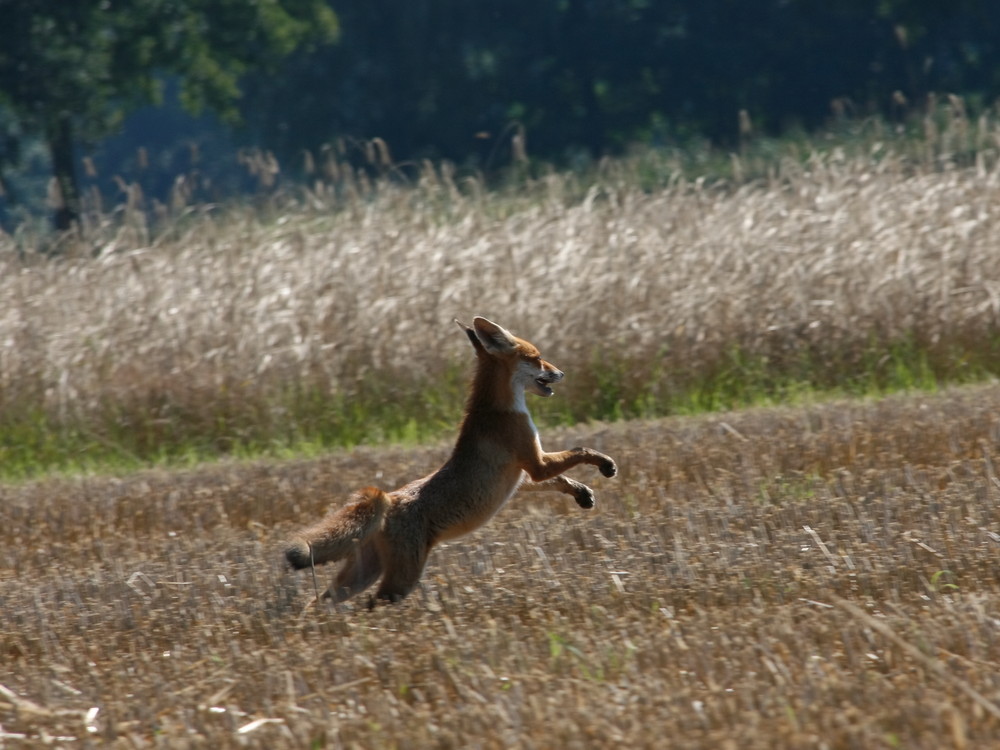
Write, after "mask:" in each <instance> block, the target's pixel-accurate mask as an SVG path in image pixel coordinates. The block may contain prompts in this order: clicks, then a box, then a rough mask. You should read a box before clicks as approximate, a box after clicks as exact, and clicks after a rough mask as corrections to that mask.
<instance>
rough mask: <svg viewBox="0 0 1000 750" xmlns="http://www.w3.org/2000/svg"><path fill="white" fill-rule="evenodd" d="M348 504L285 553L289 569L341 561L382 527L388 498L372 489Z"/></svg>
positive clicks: (352, 499)
mask: <svg viewBox="0 0 1000 750" xmlns="http://www.w3.org/2000/svg"><path fill="white" fill-rule="evenodd" d="M351 501H352V502H351V503H349V504H348V505H346V506H344V507H343V508H339V509H337V510H335V511H331V512H330V513H329V514H328V515H327V516H326V518H324V519H323V520H322V521H320V522H319V523H317V524H316V525H315V526H310V527H309V528H308V529H306V530H305V531H303V532H301V533H300V534H299V535H298V536H297V537H296V539H295V540H294V541H293V542H292V544H291V545H290V546H289V547H288V549H286V550H285V559H287V560H288V562H289V564H290V565H291V566H292V567H293V568H295V569H296V570H301V569H302V568H308V567H309V566H310V565H313V564H315V565H321V564H322V563H327V562H334V561H336V560H341V559H343V558H345V557H347V556H348V555H349V554H350V553H351V552H352V551H353V550H354V549H355V548H356V547H357V545H358V544H360V543H361V542H363V541H364V540H365V539H367V538H368V537H370V536H371V535H372V534H374V533H375V532H376V531H378V530H379V529H380V528H381V527H382V519H383V518H384V517H385V511H386V508H388V507H389V496H388V495H386V494H385V493H384V492H383V491H382V490H380V489H378V488H376V487H365V488H364V489H362V490H359V491H358V492H356V493H355V494H354V495H353V496H352V497H351Z"/></svg>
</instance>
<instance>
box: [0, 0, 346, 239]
mask: <svg viewBox="0 0 1000 750" xmlns="http://www.w3.org/2000/svg"><path fill="white" fill-rule="evenodd" d="M2 8H3V14H4V18H5V23H4V24H3V25H2V26H0V106H2V107H6V108H7V109H8V110H9V112H3V111H0V115H3V114H10V113H12V114H13V116H14V117H15V118H16V120H17V123H18V128H17V130H16V131H14V130H11V132H8V133H7V143H5V144H4V146H5V148H4V150H3V152H0V166H6V165H4V164H3V162H4V161H8V160H11V156H12V155H13V154H12V153H8V152H16V150H17V148H16V146H15V144H16V143H17V141H18V140H19V139H20V138H21V137H27V136H31V135H35V136H37V137H41V138H42V139H44V141H45V143H46V145H47V147H48V150H49V156H50V159H51V165H52V174H53V176H54V178H55V185H56V190H55V191H54V192H53V194H52V195H50V198H51V199H54V202H55V206H54V208H55V226H56V228H57V229H60V230H67V229H70V228H72V227H73V226H74V225H75V224H76V223H77V222H79V220H80V194H79V193H80V191H79V186H78V177H77V175H78V172H79V166H78V164H77V157H76V154H75V148H76V147H77V145H78V143H79V142H80V141H81V140H88V141H91V142H92V141H93V140H94V139H96V138H99V137H103V136H105V135H107V134H109V133H110V132H112V131H113V130H114V129H115V128H117V127H118V126H119V125H120V124H121V122H122V120H123V119H124V118H125V116H126V115H127V114H128V113H129V112H131V111H132V110H135V109H137V108H138V107H139V106H141V105H145V104H161V103H162V101H163V88H164V76H172V77H175V79H176V80H178V81H179V84H180V101H181V102H182V103H183V105H184V106H185V108H186V109H188V110H189V111H191V112H192V113H195V114H197V113H199V112H201V111H202V110H203V109H206V108H207V109H211V110H214V111H215V112H218V113H219V114H220V115H221V116H222V117H224V118H225V119H227V120H228V121H230V122H231V123H236V122H238V121H239V119H240V115H239V110H238V108H237V106H236V103H237V101H238V99H239V98H240V96H241V92H240V81H241V78H242V77H243V76H245V75H246V74H247V73H248V72H249V71H252V70H254V71H255V70H260V71H262V72H270V73H273V72H274V70H275V66H276V65H277V63H278V61H280V60H281V59H282V58H284V57H287V56H288V55H290V54H291V53H292V52H294V51H295V50H296V49H298V48H300V47H305V46H308V45H310V44H317V43H326V42H330V41H332V40H333V39H334V38H335V37H336V32H337V20H336V17H335V16H334V14H333V12H332V11H331V10H330V8H329V7H328V6H327V5H326V4H325V3H324V2H322V0H256V2H254V3H240V2H236V3H234V2H230V1H229V0H208V1H206V0H199V1H198V2H192V1H191V0H169V1H166V0H126V1H125V2H114V3H110V2H104V1H103V0H74V2H72V3H66V2H62V0H4V2H3V4H2ZM0 122H2V120H0ZM4 157H6V158H4ZM0 192H2V191H0Z"/></svg>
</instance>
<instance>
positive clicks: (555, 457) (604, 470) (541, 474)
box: [522, 448, 618, 482]
mask: <svg viewBox="0 0 1000 750" xmlns="http://www.w3.org/2000/svg"><path fill="white" fill-rule="evenodd" d="M580 464H590V465H591V466H596V467H597V470H598V471H600V472H601V474H603V475H604V476H606V477H613V476H614V475H615V474H617V473H618V466H617V464H615V461H614V459H613V458H611V456H605V455H604V454H603V453H599V452H598V451H595V450H594V449H593V448H570V449H569V450H568V451H558V452H556V453H543V452H539V453H538V454H537V455H536V456H534V457H533V460H532V461H530V462H529V463H528V465H527V466H523V467H522V468H523V469H524V470H525V471H526V472H528V476H529V477H531V481H533V482H544V481H545V480H547V479H553V478H555V477H557V476H559V475H560V474H562V473H563V472H564V471H569V470H570V469H572V468H573V467H574V466H579V465H580Z"/></svg>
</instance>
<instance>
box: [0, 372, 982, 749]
mask: <svg viewBox="0 0 1000 750" xmlns="http://www.w3.org/2000/svg"><path fill="white" fill-rule="evenodd" d="M998 415H1000V387H998V386H996V385H988V386H979V387H971V388H964V389H958V390H952V391H947V392H943V393H940V394H937V395H926V396H898V397H892V398H888V399H885V400H881V401H873V402H858V401H855V402H846V401H845V402H836V403H827V404H822V405H814V406H804V407H800V408H795V409H790V408H772V409H761V410H749V411H744V412H739V413H729V414H717V415H711V416H705V417H698V418H671V419H666V420H662V421H651V422H641V421H638V422H631V423H622V424H616V425H605V426H601V425H596V426H591V427H589V428H586V429H579V430H552V431H548V432H547V433H546V435H545V436H544V437H545V443H546V444H547V447H549V448H553V449H554V448H556V447H559V446H565V445H567V444H570V443H573V444H576V443H584V444H588V445H592V446H594V447H596V448H598V449H600V450H603V451H606V452H608V453H610V454H611V455H613V456H615V457H616V458H617V460H618V462H619V465H620V467H621V474H620V476H619V477H618V478H616V479H613V480H605V479H602V478H600V477H595V476H592V475H590V474H586V475H585V473H584V472H582V471H580V472H576V474H575V475H576V476H577V477H578V478H580V479H583V480H584V481H588V482H589V483H590V484H592V486H594V488H595V490H596V491H597V494H598V507H597V509H595V510H594V511H592V512H585V511H582V510H580V509H579V508H577V507H576V506H575V504H573V502H572V500H569V499H565V498H563V496H559V495H552V496H551V498H549V497H548V496H545V495H538V494H533V495H526V496H521V497H515V498H514V499H513V500H512V501H511V503H510V504H509V505H508V506H507V507H506V508H505V509H504V510H502V511H501V513H500V514H499V515H498V517H497V518H495V519H494V520H493V522H492V523H491V524H490V525H489V526H487V527H486V528H485V529H484V530H482V531H480V532H477V533H476V534H474V535H472V536H469V537H467V538H465V539H463V540H459V541H456V542H453V543H450V544H448V545H446V546H443V547H441V548H439V549H438V550H436V551H435V553H434V554H433V555H432V557H431V560H430V563H429V566H428V569H427V571H426V575H425V576H424V581H423V584H422V587H421V588H420V589H418V590H417V591H416V592H415V593H414V594H413V595H412V596H411V597H410V598H409V599H407V600H406V601H405V602H403V603H402V604H400V605H396V606H384V607H380V608H377V609H375V610H374V611H368V610H367V609H365V607H364V602H363V601H360V600H359V601H358V603H357V604H354V603H349V604H347V605H343V606H342V607H341V608H340V609H339V610H337V611H335V610H333V609H322V608H321V609H308V610H304V609H303V608H304V605H305V604H306V602H307V601H308V600H309V598H310V597H311V596H312V593H313V583H312V581H311V578H310V576H309V575H308V573H306V574H301V573H300V574H292V573H289V572H287V571H286V570H284V568H283V566H282V563H281V554H280V553H281V548H282V544H283V540H284V539H285V538H287V536H288V535H289V534H290V533H291V532H292V531H293V530H294V529H295V528H297V527H298V526H299V525H300V524H302V523H303V522H305V521H308V520H310V519H313V518H315V517H316V516H317V515H318V514H320V513H322V512H323V511H324V510H325V508H326V507H327V506H328V505H329V504H330V503H331V502H338V501H340V500H342V499H343V498H344V497H345V495H346V494H347V493H348V492H349V491H350V490H351V489H353V488H355V487H357V486H359V485H362V484H368V483H376V484H379V485H382V486H385V487H391V486H395V485H397V484H399V483H401V482H402V481H404V480H407V479H409V478H412V477H414V476H417V475H420V474H421V473H423V472H426V471H428V470H431V469H433V468H435V467H436V465H437V463H438V462H439V461H440V460H442V459H443V457H444V456H445V455H446V452H447V446H446V445H438V446H434V447H429V448H412V449H402V448H399V449H373V448H366V449H359V450H356V451H352V452H347V453H342V454H335V455H331V456H328V457H325V458H321V459H316V460H311V461H304V462H280V463H266V462H265V463H256V464H235V463H234V464H222V465H215V466H211V467H206V468H203V469H199V470H191V471H187V472H173V473H167V472H147V473H141V474H138V475H131V476H129V477H127V478H125V479H106V478H79V479H50V480H46V481H39V482H35V483H29V484H21V485H16V486H14V485H11V486H6V487H4V488H3V489H0V571H2V580H0V633H2V636H0V637H2V642H0V660H2V661H0V663H2V665H3V667H2V670H0V672H2V674H3V678H2V680H0V684H2V687H0V693H2V694H0V726H2V735H0V737H2V740H0V741H2V742H3V743H4V744H5V746H7V747H22V746H25V747H26V746H29V745H34V744H37V743H40V742H43V741H44V742H48V743H49V744H51V745H53V746H61V747H87V746H97V745H101V746H111V747H168V746H169V747H171V748H174V747H236V746H246V747H283V746H286V747H357V748H378V747H401V748H425V747H456V748H458V747H462V748H467V747H481V748H504V747H531V748H552V747H566V748H573V747H580V748H583V747H588V748H589V747H615V746H618V747H713V748H715V747H722V748H799V747H815V748H877V747H906V748H941V747H958V748H962V747H983V746H986V745H987V744H988V742H989V741H992V740H995V739H996V737H997V736H1000V670H998V669H997V665H998V664H1000V586H998V583H1000V556H998V553H1000V533H998V532H1000V510H998V503H1000V483H998V479H997V475H996V467H995V461H996V456H997V452H998V448H1000V416H998ZM329 572H330V571H329V570H322V569H321V572H320V575H321V578H320V581H319V585H320V586H322V585H324V583H325V581H326V577H327V576H328V575H329Z"/></svg>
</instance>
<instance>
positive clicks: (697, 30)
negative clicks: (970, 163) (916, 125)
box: [243, 0, 1000, 166]
mask: <svg viewBox="0 0 1000 750" xmlns="http://www.w3.org/2000/svg"><path fill="white" fill-rule="evenodd" d="M333 6H334V9H335V11H336V13H337V15H338V18H339V21H340V27H341V31H342V35H341V40H340V43H339V44H338V45H336V46H331V47H326V48H322V49H319V50H317V51H315V52H313V53H312V54H309V55H301V56H296V57H294V58H293V59H292V60H291V61H290V62H289V65H288V66H287V68H286V69H285V70H284V71H283V72H282V74H281V75H280V76H279V77H273V76H268V77H251V78H250V79H249V80H248V82H247V84H248V92H247V97H246V99H245V102H244V108H243V111H244V115H245V118H246V122H247V123H248V124H249V125H250V126H251V130H252V131H253V133H254V136H255V137H256V138H257V139H258V140H259V142H261V143H265V144H268V146H269V147H270V148H273V149H275V150H276V151H277V152H278V153H279V154H281V155H290V154H293V153H295V152H297V151H299V150H300V149H303V148H310V147H314V146H315V145H316V144H319V143H322V142H324V141H328V140H329V139H330V138H331V136H336V135H349V136H355V137H360V138H365V137H372V136H379V137H381V138H382V139H384V140H385V141H386V142H387V143H388V144H389V145H390V147H391V148H392V151H393V156H394V157H395V158H397V159H405V158H410V157H414V156H417V155H431V156H439V157H446V158H449V159H453V160H458V161H465V160H468V159H470V157H471V158H475V159H476V160H477V162H478V163H479V164H480V166H490V165H489V163H488V162H489V159H490V155H491V154H495V152H494V149H495V148H496V144H497V142H496V141H495V140H494V139H495V138H497V137H498V136H499V135H501V134H503V133H504V132H505V129H506V128H508V127H509V126H510V124H511V123H512V122H517V123H520V124H521V125H522V126H523V127H524V128H525V130H526V132H527V138H528V141H529V147H530V152H531V154H533V155H534V156H540V157H542V158H546V159H559V158H561V157H563V156H565V155H566V154H567V152H573V151H580V150H583V151H586V152H589V154H590V155H595V156H596V155H600V154H603V153H608V152H614V151H615V150H617V149H620V148H621V147H623V146H624V145H626V144H628V143H630V142H633V141H636V140H644V141H651V142H654V143H656V142H663V141H675V140H683V139H684V138H686V137H688V136H691V135H695V134H696V135H699V136H705V137H708V138H710V139H711V140H713V141H715V142H718V143H720V144H722V145H729V144H733V143H735V142H736V140H737V138H738V136H739V112H740V111H741V110H744V111H745V112H746V113H747V115H748V118H749V122H750V123H751V124H752V127H753V128H754V129H755V131H757V132H767V133H771V134H776V133H779V132H781V131H782V130H784V129H786V128H789V127H803V128H805V129H810V128H813V127H815V126H818V125H821V124H823V123H824V122H825V121H826V120H827V119H828V118H829V117H830V116H831V113H832V112H836V111H841V112H844V113H846V114H848V115H852V114H853V115H868V114H872V113H880V114H883V115H886V116H890V117H892V116H899V115H900V114H901V113H902V112H903V111H906V110H907V109H909V108H910V107H911V106H913V105H918V106H922V105H923V103H924V101H925V100H926V94H927V93H929V92H941V93H954V94H959V95H962V96H965V97H967V98H968V99H969V100H970V101H971V102H972V104H973V106H974V105H976V104H990V103H991V102H992V101H993V100H994V99H995V98H996V97H997V96H998V94H1000V55H998V52H1000V49H998V47H1000V3H997V2H990V1H989V0H979V1H977V0H953V1H952V2H940V0H881V1H880V2H872V1H871V0H838V1H837V2H830V1H829V0H674V1H673V2H663V1H660V2H657V1H656V0H626V1H623V0H477V1H476V2H469V0H412V1H411V2H407V3H399V2H396V1H395V0H367V1H366V2H363V3H343V2H333ZM746 122H747V120H746V119H744V125H745V124H746ZM487 136H489V137H487Z"/></svg>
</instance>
